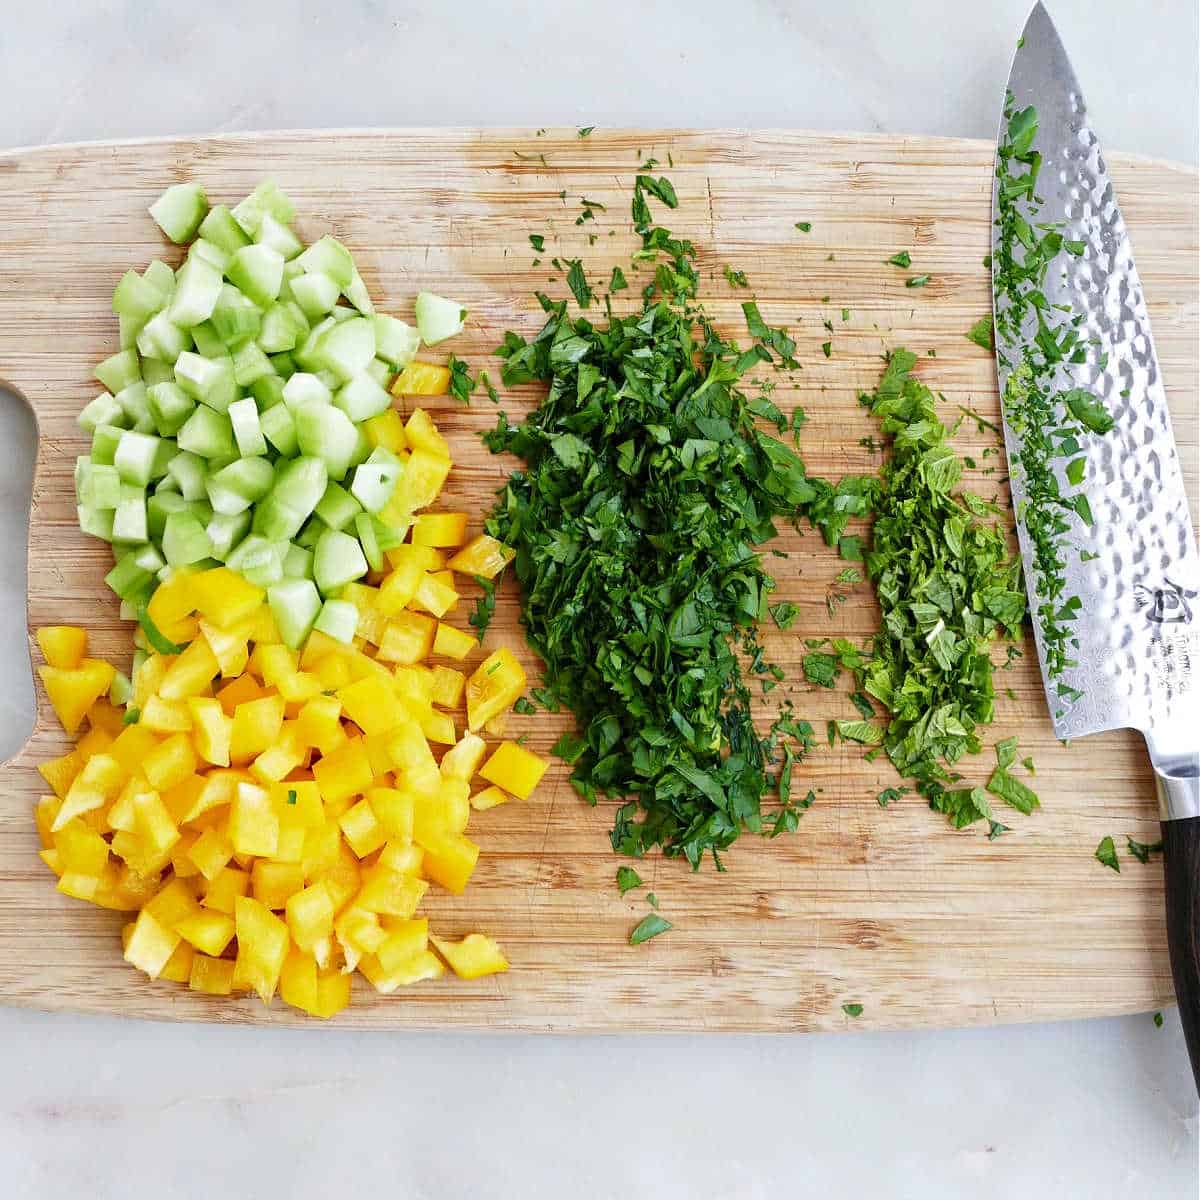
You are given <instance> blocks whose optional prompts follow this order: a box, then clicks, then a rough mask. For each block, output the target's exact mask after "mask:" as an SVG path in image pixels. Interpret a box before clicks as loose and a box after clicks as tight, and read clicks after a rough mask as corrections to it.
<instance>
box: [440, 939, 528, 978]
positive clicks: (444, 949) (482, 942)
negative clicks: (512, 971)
mask: <svg viewBox="0 0 1200 1200" xmlns="http://www.w3.org/2000/svg"><path fill="white" fill-rule="evenodd" d="M429 940H430V941H431V942H432V943H433V944H434V946H436V947H437V952H438V953H439V954H440V955H441V956H442V957H443V958H444V959H445V960H446V961H447V962H448V963H449V964H450V969H451V970H452V971H453V972H454V973H455V975H457V976H458V977H459V979H478V978H479V977H480V976H481V975H496V974H499V973H500V972H501V971H507V970H508V959H506V958H505V957H504V955H503V953H502V952H501V950H500V947H499V946H498V945H496V943H495V942H494V941H492V939H491V938H490V937H485V936H484V935H483V934H482V933H468V934H467V936H466V937H465V938H463V940H462V941H461V942H451V941H447V940H445V939H443V938H440V937H435V936H433V935H432V934H430V937H429Z"/></svg>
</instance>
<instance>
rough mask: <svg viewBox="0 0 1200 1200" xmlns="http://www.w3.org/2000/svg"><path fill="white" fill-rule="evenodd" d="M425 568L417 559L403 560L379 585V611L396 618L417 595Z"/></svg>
mask: <svg viewBox="0 0 1200 1200" xmlns="http://www.w3.org/2000/svg"><path fill="white" fill-rule="evenodd" d="M424 578H425V568H424V567H423V566H422V565H421V564H420V562H419V561H418V560H417V559H416V558H415V557H408V558H402V559H400V561H399V562H398V563H397V564H396V566H395V567H394V568H393V569H392V570H391V571H390V572H389V573H388V574H387V575H385V576H384V579H383V582H382V583H381V584H380V585H379V611H380V612H382V613H383V614H384V615H385V616H389V617H394V616H395V615H396V614H397V613H399V612H400V611H401V610H402V609H403V608H405V607H406V606H407V605H408V604H409V603H411V602H412V598H413V597H414V596H415V595H416V594H417V588H418V587H419V586H420V585H421V580H422V579H424Z"/></svg>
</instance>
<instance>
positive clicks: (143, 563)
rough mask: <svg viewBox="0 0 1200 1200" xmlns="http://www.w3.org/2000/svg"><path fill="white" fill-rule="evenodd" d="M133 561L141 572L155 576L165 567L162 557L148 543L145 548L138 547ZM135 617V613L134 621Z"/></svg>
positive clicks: (135, 615)
mask: <svg viewBox="0 0 1200 1200" xmlns="http://www.w3.org/2000/svg"><path fill="white" fill-rule="evenodd" d="M133 561H134V562H135V563H137V565H138V566H139V567H141V568H142V570H143V571H153V572H155V573H156V574H157V573H158V572H159V571H161V570H162V568H163V567H165V566H166V565H167V564H166V560H165V559H164V558H163V556H162V555H161V554H159V552H158V551H157V550H156V549H155V548H154V547H153V546H151V545H150V544H149V543H147V544H146V545H145V546H139V547H138V548H137V549H136V550H135V551H134V552H133ZM136 617H137V614H136V613H135V614H134V618H135V619H136Z"/></svg>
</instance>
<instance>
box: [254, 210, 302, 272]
mask: <svg viewBox="0 0 1200 1200" xmlns="http://www.w3.org/2000/svg"><path fill="white" fill-rule="evenodd" d="M254 240H255V241H256V242H261V243H262V244H263V245H264V246H270V247H271V249H272V250H274V251H275V252H276V253H277V254H279V255H280V257H281V258H283V259H284V261H287V260H288V259H292V258H295V257H296V255H297V254H299V253H300V251H301V250H303V249H304V243H303V242H302V241H301V240H300V239H299V238H298V237H297V236H296V235H295V234H294V233H293V232H292V231H291V230H290V229H289V228H288V227H287V225H286V224H284V222H282V221H280V220H279V219H278V218H276V217H275V216H274V215H272V214H271V213H270V212H265V213H263V218H262V221H261V222H260V223H259V226H258V232H257V233H256V234H255V235H254Z"/></svg>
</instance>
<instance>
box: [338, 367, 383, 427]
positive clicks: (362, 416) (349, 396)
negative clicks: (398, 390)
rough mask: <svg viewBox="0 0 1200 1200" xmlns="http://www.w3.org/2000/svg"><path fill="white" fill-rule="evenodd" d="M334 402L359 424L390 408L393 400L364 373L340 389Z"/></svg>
mask: <svg viewBox="0 0 1200 1200" xmlns="http://www.w3.org/2000/svg"><path fill="white" fill-rule="evenodd" d="M333 402H334V404H336V405H337V407H338V408H340V409H341V410H342V412H344V413H345V414H346V416H348V417H349V418H350V420H352V421H353V422H354V423H355V424H359V423H361V422H363V421H366V420H367V419H368V418H370V417H377V416H378V415H379V414H380V413H381V412H383V411H384V410H385V409H387V408H390V407H391V404H392V398H391V396H389V395H388V394H387V392H385V391H384V390H383V388H382V387H380V385H379V384H378V383H377V382H376V381H375V380H374V379H373V378H372V377H371V376H370V375H369V374H367V373H366V372H365V371H364V372H363V373H362V374H359V375H356V376H355V377H354V378H353V379H351V380H350V382H349V383H345V384H343V385H342V386H341V387H340V388H338V392H337V395H336V396H334V398H333Z"/></svg>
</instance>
